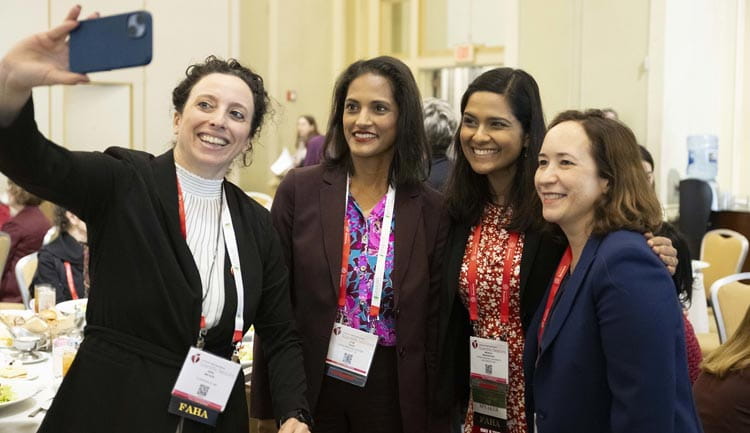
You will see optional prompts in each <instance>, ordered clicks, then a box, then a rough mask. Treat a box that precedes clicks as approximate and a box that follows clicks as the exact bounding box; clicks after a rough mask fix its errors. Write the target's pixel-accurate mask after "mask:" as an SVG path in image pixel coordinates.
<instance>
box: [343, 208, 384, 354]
mask: <svg viewBox="0 0 750 433" xmlns="http://www.w3.org/2000/svg"><path fill="white" fill-rule="evenodd" d="M385 202H386V196H383V198H382V199H381V200H380V201H379V202H378V204H376V205H375V207H374V208H373V209H372V211H371V212H370V215H369V216H368V217H367V218H365V216H364V214H363V213H362V211H361V209H360V207H359V205H358V204H357V201H356V200H354V197H352V196H351V194H350V195H349V200H348V201H347V204H346V217H347V219H348V221H349V233H350V236H351V252H350V254H349V266H348V274H347V277H346V282H347V289H346V305H344V307H342V308H340V309H339V317H342V316H343V318H344V323H345V324H346V325H348V326H350V327H352V328H355V329H359V330H362V331H366V332H371V329H373V327H374V329H375V334H376V335H377V336H378V337H379V338H378V344H380V345H382V346H395V345H396V318H395V317H394V315H393V302H394V297H393V281H392V280H391V272H392V271H393V239H394V238H393V233H394V227H395V224H396V214H395V211H394V215H393V219H392V220H391V235H390V239H388V253H387V254H386V259H385V272H384V275H383V292H382V296H381V302H380V314H379V315H378V317H377V318H373V319H371V318H370V300H371V299H372V286H373V281H374V278H375V263H376V262H377V260H378V246H379V245H380V228H381V226H382V224H383V215H384V214H385Z"/></svg>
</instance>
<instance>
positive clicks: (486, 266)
mask: <svg viewBox="0 0 750 433" xmlns="http://www.w3.org/2000/svg"><path fill="white" fill-rule="evenodd" d="M510 217H511V209H510V208H507V207H505V206H496V205H492V204H490V205H487V207H485V209H484V212H483V214H482V236H481V238H480V241H479V249H478V251H479V253H478V254H477V261H478V263H477V282H476V285H477V303H478V307H479V310H478V313H479V320H477V323H475V324H474V330H475V334H476V335H477V336H478V337H482V338H492V339H499V338H501V337H502V338H503V340H505V341H507V342H508V352H509V358H508V375H509V378H508V381H509V389H508V401H507V408H508V426H509V431H510V433H526V430H527V429H526V414H525V403H524V390H523V388H524V377H523V343H524V333H523V328H522V326H521V312H520V309H521V295H520V285H521V279H520V272H521V255H522V252H523V245H524V236H523V235H521V236H520V237H519V239H518V244H517V245H516V252H515V254H514V256H513V275H512V276H511V278H510V304H509V312H508V313H509V314H508V323H507V324H502V323H501V320H500V305H501V304H502V294H501V290H500V288H501V287H502V281H503V264H504V261H505V254H506V249H507V248H508V239H509V238H510V235H509V233H508V231H507V230H505V228H504V227H507V225H508V224H509V223H510ZM471 230H472V233H473V231H474V227H472V228H471ZM472 241H473V234H471V235H469V238H468V239H467V241H466V249H465V252H464V259H463V263H462V264H461V275H460V277H459V278H460V280H459V294H460V296H461V301H462V302H463V303H464V305H465V306H466V308H467V309H468V306H469V282H468V278H467V276H468V269H469V259H470V257H471V244H472ZM467 343H468V342H467ZM473 419H474V410H473V402H472V401H469V411H468V413H467V415H466V424H465V425H464V432H465V433H470V432H471V431H472V427H473V424H474V423H473Z"/></svg>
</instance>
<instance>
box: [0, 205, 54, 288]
mask: <svg viewBox="0 0 750 433" xmlns="http://www.w3.org/2000/svg"><path fill="white" fill-rule="evenodd" d="M49 228H50V224H49V220H47V217H45V216H44V214H43V213H42V211H40V210H39V207H38V206H26V207H25V208H23V209H21V211H20V212H18V213H17V214H16V216H14V217H13V218H11V219H9V220H8V221H7V222H6V223H5V224H3V226H2V228H1V229H0V230H2V231H4V232H6V233H8V234H9V235H10V251H8V261H6V262H5V269H4V270H3V279H2V281H0V302H21V292H20V291H19V290H18V281H17V280H16V263H18V260H19V259H20V258H21V257H23V256H27V255H29V254H31V253H33V252H36V251H39V248H41V247H42V241H43V240H44V235H45V234H46V233H47V230H49Z"/></svg>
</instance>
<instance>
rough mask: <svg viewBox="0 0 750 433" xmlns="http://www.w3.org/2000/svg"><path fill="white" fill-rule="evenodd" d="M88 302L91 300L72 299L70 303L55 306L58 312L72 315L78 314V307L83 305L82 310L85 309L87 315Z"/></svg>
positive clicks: (65, 302) (64, 302)
mask: <svg viewBox="0 0 750 433" xmlns="http://www.w3.org/2000/svg"><path fill="white" fill-rule="evenodd" d="M88 302H89V300H88V299H86V298H84V299H71V300H69V301H63V302H60V303H59V304H57V305H55V308H56V309H57V311H59V312H61V313H63V314H67V315H72V314H75V313H76V305H81V308H82V309H83V310H82V311H83V312H84V313H85V312H86V304H88Z"/></svg>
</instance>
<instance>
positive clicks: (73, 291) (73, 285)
mask: <svg viewBox="0 0 750 433" xmlns="http://www.w3.org/2000/svg"><path fill="white" fill-rule="evenodd" d="M63 265H64V266H65V276H66V277H68V289H70V297H71V298H73V299H78V292H76V283H75V282H74V281H73V270H72V269H71V266H70V262H63Z"/></svg>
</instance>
